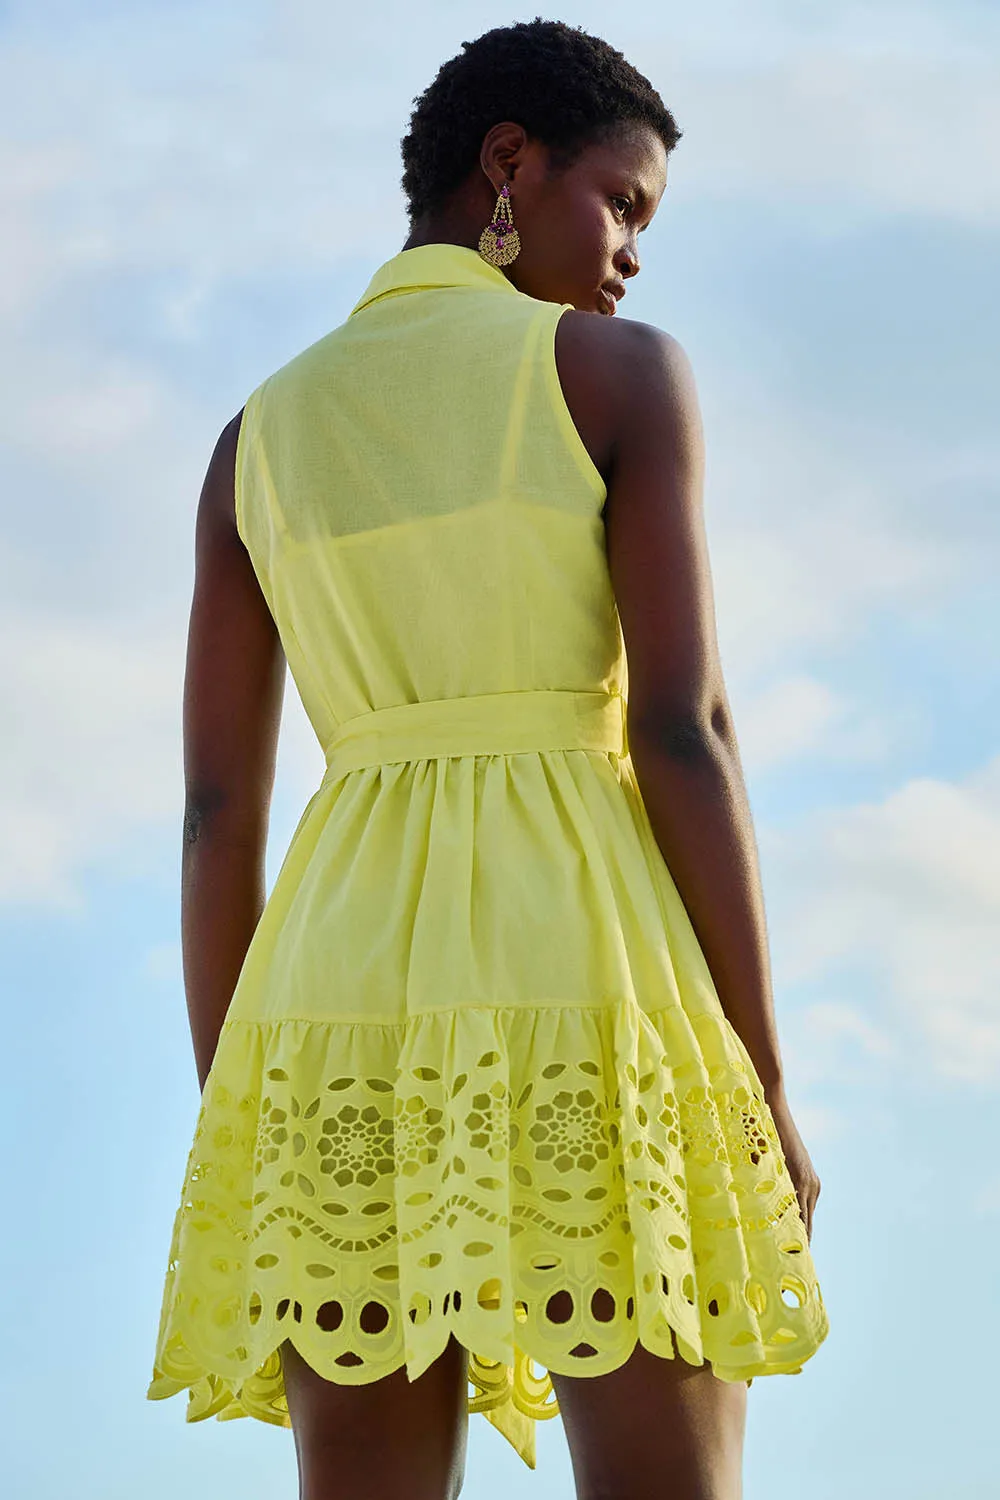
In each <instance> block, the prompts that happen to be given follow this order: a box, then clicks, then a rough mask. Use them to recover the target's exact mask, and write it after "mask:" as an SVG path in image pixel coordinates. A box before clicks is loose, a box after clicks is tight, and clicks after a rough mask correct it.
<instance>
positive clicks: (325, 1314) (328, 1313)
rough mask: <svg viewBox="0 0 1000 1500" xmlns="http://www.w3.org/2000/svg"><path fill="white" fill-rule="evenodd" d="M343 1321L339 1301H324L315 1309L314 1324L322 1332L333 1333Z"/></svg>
mask: <svg viewBox="0 0 1000 1500" xmlns="http://www.w3.org/2000/svg"><path fill="white" fill-rule="evenodd" d="M343 1321H344V1309H343V1307H342V1305H341V1304H340V1303H339V1302H324V1303H323V1304H322V1305H321V1306H320V1307H317V1309H316V1325H317V1327H319V1328H322V1330H323V1332H324V1333H334V1332H335V1331H336V1330H337V1329H338V1328H339V1327H340V1325H341V1323H342V1322H343Z"/></svg>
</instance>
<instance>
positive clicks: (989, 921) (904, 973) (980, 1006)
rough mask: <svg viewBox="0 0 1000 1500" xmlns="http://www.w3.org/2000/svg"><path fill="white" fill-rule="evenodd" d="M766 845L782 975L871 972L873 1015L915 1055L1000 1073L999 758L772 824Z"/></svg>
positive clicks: (832, 984)
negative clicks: (872, 799)
mask: <svg viewBox="0 0 1000 1500" xmlns="http://www.w3.org/2000/svg"><path fill="white" fill-rule="evenodd" d="M761 846H762V850H763V851H764V852H765V854H766V857H767V860H768V865H769V868H770V870H771V871H772V874H771V877H770V878H769V888H770V890H771V891H773V893H774V898H775V900H774V908H775V913H776V918H774V917H773V918H772V922H771V926H772V936H773V939H774V949H775V953H776V956H777V962H776V972H778V973H779V975H780V983H782V984H784V985H794V984H797V983H804V982H808V983H809V984H810V985H815V984H816V982H817V981H818V980H822V981H824V988H825V989H827V990H832V991H834V992H836V991H837V990H838V988H840V987H842V986H844V985H847V986H848V987H850V988H853V987H855V986H857V985H859V983H861V981H859V978H858V976H859V975H861V976H863V985H862V987H863V988H864V990H865V992H866V993H867V992H869V991H872V990H873V991H874V993H876V994H878V995H880V1000H879V1002H878V1004H877V1006H876V1017H877V1019H876V1018H872V1017H870V1016H869V1017H867V1018H866V1024H868V1025H871V1026H874V1027H875V1028H876V1032H877V1033H879V1034H881V1035H882V1036H885V1035H887V1034H890V1033H891V1035H892V1037H893V1038H895V1040H896V1041H897V1042H898V1043H899V1045H900V1046H903V1047H905V1049H906V1050H907V1053H908V1055H910V1056H911V1060H914V1061H918V1062H919V1065H920V1066H921V1067H922V1068H923V1067H926V1068H928V1069H929V1070H930V1071H932V1072H937V1073H939V1074H941V1075H943V1076H945V1077H948V1078H950V1079H954V1080H963V1079H964V1080H968V1081H970V1082H976V1083H987V1084H989V1083H993V1082H996V1081H997V1080H998V1079H1000V943H998V938H997V934H998V932H1000V757H997V758H996V759H995V760H993V761H991V762H990V763H989V764H988V765H987V766H986V767H985V768H984V769H983V770H982V771H981V772H979V773H977V774H976V775H975V776H972V777H970V778H968V779H967V780H966V781H964V782H962V783H959V784H954V783H949V782H945V781H937V780H933V779H931V778H927V777H921V778H916V779H914V780H912V781H909V782H907V783H906V784H905V785H904V786H902V787H900V788H899V789H898V790H897V791H895V792H893V793H892V794H891V795H889V796H888V797H886V798H885V800H884V801H882V802H880V803H871V804H863V805H859V806H855V807H851V808H847V809H841V810H838V811H835V812H825V813H823V814H821V815H819V816H816V817H814V818H812V819H810V820H809V822H808V823H807V824H805V825H803V826H801V827H799V828H797V829H795V830H793V831H791V832H780V833H779V832H777V831H775V830H773V829H770V830H767V829H766V830H763V832H762V837H761ZM838 1003H839V1002H838ZM854 1009H857V1007H856V1006H855V1007H854ZM834 1014H836V1012H834ZM820 1016H821V1018H823V1017H826V1016H828V1012H827V1011H825V1010H824V1011H822V1012H820ZM814 1019H815V1018H814ZM852 1024H853V1023H852ZM859 1035H861V1033H860V1032H859Z"/></svg>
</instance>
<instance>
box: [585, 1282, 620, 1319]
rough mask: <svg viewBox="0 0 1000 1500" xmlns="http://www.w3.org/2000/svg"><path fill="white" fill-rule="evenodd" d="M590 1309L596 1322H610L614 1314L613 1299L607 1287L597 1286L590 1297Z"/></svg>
mask: <svg viewBox="0 0 1000 1500" xmlns="http://www.w3.org/2000/svg"><path fill="white" fill-rule="evenodd" d="M590 1310H591V1312H592V1313H593V1315H594V1317H595V1318H596V1320H597V1322H598V1323H610V1322H611V1320H612V1318H613V1317H614V1315H615V1299H614V1297H613V1296H612V1295H611V1293H610V1292H609V1291H608V1289H607V1287H603V1286H599V1287H598V1288H597V1290H596V1291H595V1293H594V1295H593V1296H592V1297H591V1299H590Z"/></svg>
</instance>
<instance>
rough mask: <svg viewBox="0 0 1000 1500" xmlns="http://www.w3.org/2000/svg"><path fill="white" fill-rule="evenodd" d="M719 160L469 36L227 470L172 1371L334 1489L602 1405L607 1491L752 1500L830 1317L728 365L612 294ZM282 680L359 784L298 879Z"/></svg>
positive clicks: (413, 1476)
mask: <svg viewBox="0 0 1000 1500" xmlns="http://www.w3.org/2000/svg"><path fill="white" fill-rule="evenodd" d="M678 139H679V131H678V130H677V127H676V124H675V122H674V120H673V117H672V116H671V114H670V112H669V111H668V110H667V109H666V107H665V106H664V104H663V101H662V100H661V99H660V96H659V95H658V94H657V93H656V91H655V90H654V89H653V88H652V86H651V85H650V83H649V81H648V80H647V79H645V78H644V77H643V76H642V75H641V74H639V73H637V72H636V71H635V69H634V68H632V67H631V66H630V65H629V64H628V63H627V62H626V61H625V59H624V58H623V57H622V56H621V54H619V53H618V52H616V51H614V49H612V48H611V47H609V46H608V44H607V43H606V42H604V41H602V40H600V39H599V38H596V37H592V36H589V35H587V34H585V33H583V32H582V31H580V30H577V29H574V28H571V27H569V26H566V25H564V24H562V23H560V22H545V21H542V20H535V21H533V22H531V23H523V24H518V25H514V26H510V27H503V28H499V29H497V30H494V31H491V32H489V33H487V34H486V35H484V36H482V37H480V38H479V39H478V40H477V41H475V42H473V43H471V44H469V43H465V44H463V52H462V55H460V56H458V57H456V58H454V59H452V60H451V61H450V62H448V63H446V64H445V65H444V67H442V69H441V70H440V72H439V74H438V76H437V78H436V79H435V81H434V82H433V84H432V85H431V86H430V88H429V89H428V90H427V91H426V93H425V94H424V95H423V96H422V97H421V98H420V99H419V100H418V101H417V108H416V110H415V112H414V115H413V117H412V120H411V129H410V132H409V134H408V135H407V136H406V137H405V139H404V141H403V156H404V163H405V172H404V176H403V187H404V190H405V192H406V194H407V198H408V202H409V208H410V223H411V231H410V234H409V237H408V239H407V241H406V243H405V245H404V246H403V249H402V250H401V251H400V252H399V253H398V254H397V255H395V256H393V257H392V258H391V259H390V260H389V261H387V262H386V263H385V264H384V265H383V266H381V267H380V268H379V269H378V270H377V271H376V273H375V275H374V276H373V278H372V280H371V282H370V283H369V286H368V288H367V289H366V292H365V293H364V295H363V296H362V298H361V299H360V300H359V302H358V303H357V304H356V305H355V307H354V309H353V310H352V312H351V314H350V316H349V317H348V318H347V319H346V321H345V322H344V323H343V324H342V325H341V326H340V327H339V328H337V329H335V330H334V331H333V332H332V333H331V334H329V335H327V336H326V337H325V338H323V339H320V340H319V341H318V343H316V344H314V345H312V346H311V347H310V348H309V349H307V350H305V351H303V353H302V354H300V355H298V356H297V357H296V358H295V359H293V360H292V361H290V362H289V363H288V364H287V365H286V366H284V367H283V368H282V369H281V370H279V371H277V372H275V374H274V375H272V376H271V377H269V379H268V380H266V381H265V382H264V383H263V384H262V385H261V386H259V387H258V388H257V389H256V390H255V391H254V392H253V394H252V395H251V397H250V398H249V399H248V401H247V403H246V406H245V407H244V410H243V412H241V413H240V416H238V417H237V418H236V419H234V421H233V422H231V423H230V424H229V426H228V427H227V428H226V429H225V431H224V432H223V434H222V437H221V438H220V440H219V443H218V445H217V448H216V451H215V453H214V455H213V458H212V461H211V464H210V467H209V471H208V476H207V479H206V482H205V486H204V490H203V494H202V498H201V503H200V507H199V514H198V523H197V568H196V583H195V594H194V602H193V607H192V615H191V626H190V638H189V657H188V669H187V678H186V686H185V718H184V732H185V767H186V790H187V804H186V806H187V811H186V817H185V843H184V879H183V910H182V926H183V945H184V960H185V982H186V988H187V995H188V1004H189V1011H190V1020H191V1030H192V1036H193V1040H194V1047H195V1053H196V1057H197V1063H198V1073H199V1082H200V1084H201V1087H202V1091H203V1093H202V1103H201V1110H200V1113H199V1120H198V1127H197V1130H196V1133H195V1140H194V1145H193V1147H192V1150H191V1155H190V1158H189V1161H188V1168H187V1174H186V1178H185V1183H184V1192H183V1196H182V1202H181V1206H180V1208H179V1210H178V1213H177V1218H176V1223H175V1229H174V1238H173V1244H172V1247H171V1254H170V1264H169V1269H168V1272H167V1280H166V1287H165V1291H164V1300H163V1313H162V1318H161V1325H160V1334H159V1340H158V1344H157V1350H156V1360H155V1370H154V1378H153V1381H152V1383H151V1385H150V1387H149V1392H148V1394H149V1395H150V1397H152V1398H158V1397H162V1396H168V1395H171V1394H173V1393H175V1392H177V1391H179V1390H181V1389H183V1388H184V1387H185V1386H187V1387H188V1388H189V1389H190V1392H191V1397H190V1402H189V1407H188V1416H189V1419H190V1420H197V1419H200V1418H202V1417H206V1416H210V1415H213V1414H215V1415H218V1416H222V1417H231V1416H243V1415H247V1414H249V1415H252V1416H255V1417H258V1418H260V1419H262V1420H265V1421H270V1422H275V1423H280V1424H284V1425H291V1426H292V1427H293V1429H294V1435H295V1442H296V1451H297V1456H298V1461H299V1471H300V1480H301V1490H300V1493H301V1496H302V1500H324V1497H332V1496H334V1495H336V1496H341V1495H351V1496H354V1495H357V1496H360V1495H364V1496H366V1497H375V1496H378V1497H383V1496H384V1497H390V1496H397V1495H399V1496H402V1495H406V1496H407V1497H408V1500H424V1497H426V1500H431V1497H434V1500H438V1497H443V1496H454V1495H457V1494H458V1492H459V1490H460V1488H461V1485H462V1479H463V1474H464V1466H465V1444H466V1433H467V1420H468V1415H469V1413H470V1412H475V1411H481V1412H483V1413H484V1414H485V1415H486V1416H487V1418H488V1419H489V1420H490V1421H491V1422H492V1423H494V1425H495V1426H496V1427H497V1428H498V1429H499V1430H500V1432H501V1433H502V1434H503V1435H504V1436H505V1437H506V1438H507V1439H508V1440H509V1441H510V1442H511V1443H512V1444H513V1445H514V1447H515V1448H516V1449H517V1451H518V1453H519V1454H520V1455H521V1457H522V1458H523V1459H524V1461H525V1462H526V1463H527V1464H528V1465H529V1466H530V1467H534V1462H535V1446H534V1443H535V1422H536V1421H537V1420H538V1419H540V1418H547V1417H551V1416H552V1415H554V1414H556V1413H557V1412H560V1413H561V1414H562V1416H563V1419H564V1423H565V1430H566V1434H567V1438H568V1441H569V1445H570V1450H571V1454H572V1461H573V1466H574V1473H575V1476H576V1481H577V1486H578V1493H579V1495H580V1496H581V1497H591V1496H593V1497H596V1496H598V1495H607V1494H614V1495H616V1496H619V1497H625V1496H628V1497H632V1500H639V1497H650V1500H651V1497H653V1496H660V1495H661V1494H662V1493H663V1475H664V1473H665V1472H666V1473H668V1474H670V1476H671V1486H672V1488H671V1492H672V1493H673V1494H676V1495H678V1496H685V1497H689V1496H690V1497H693V1496H695V1495H698V1496H702V1495H705V1496H707V1495H709V1494H711V1495H712V1496H713V1497H723V1496H725V1497H728V1500H736V1497H738V1496H739V1494H740V1488H741V1480H740V1472H741V1463H742V1443H743V1432H744V1422H745V1414H746V1399H747V1398H746V1392H747V1387H748V1385H749V1383H750V1381H751V1380H752V1378H753V1377H754V1376H755V1375H758V1374H762V1375H765V1374H777V1373H783V1372H795V1371H798V1370H799V1369H801V1367H802V1365H803V1363H804V1361H805V1360H807V1359H808V1358H809V1357H811V1355H812V1354H813V1353H814V1352H815V1350H816V1348H817V1347H818V1346H819V1344H820V1343H821V1342H822V1340H823V1339H824V1338H825V1336H826V1333H827V1318H826V1312H825V1309H824V1306H823V1302H822V1298H821V1295H820V1290H819V1285H818V1282H817V1280H816V1275H815V1270H814V1267H813V1263H812V1259H811V1253H810V1248H809V1240H810V1236H811V1230H812V1217H813V1211H814V1208H815V1203H816V1198H817V1195H818V1192H819V1182H818V1180H817V1177H816V1174H815V1172H814V1170H813V1167H812V1164H811V1162H810V1159H809V1156H808V1154H807V1152H806V1150H805V1147H804V1146H803V1144H802V1141H801V1139H800V1137H799V1134H798V1132H797V1130H796V1128H795V1125H794V1123H793V1121H792V1118H791V1115H790V1113H789V1110H788V1106H787V1103H786V1101H785V1096H784V1091H783V1074H782V1064H781V1059H780V1053H779V1047H778V1039H777V1035H776V1029H775V1020H774V1014H773V1007H772V1000H771V992H770V979H769V971H768V958H767V944H766V936H765V927H764V916H763V909H762V901H761V895H760V885H759V877H758V869H757V862H756V854H755V849H754V841H753V834H752V829H751V824H750V817H749V813H748V810H747V802H746V795H745V792H744V787H743V780H742V774H741V770H740V764H739V757H738V753H737V748H736V741H735V738H734V735H733V728H732V720H731V715H730V712H729V707H728V703H727V699H726V692H725V688H724V684H723V680H722V673H721V670H720V666H719V659H718V652H717V646H716V637H715V626H714V621H713V606H712V595H711V586H710V578H709V568H708V562H707V558H706V548H705V537H704V531H703V525H702V516H701V485H702V445H701V427H700V420H699V414H698V407H697V399H696V395H695V390H694V384H693V381H692V378H691V373H690V369H689V366H688V362H687V359H686V357H685V355H684V352H683V350H682V349H681V348H680V346H679V345H678V343H677V342H676V340H674V339H672V338H671V337H670V336H669V335H667V334H665V333H662V332H660V331H659V330H658V329H656V328H653V327H651V326H649V325H647V324H644V323H638V322H634V321H629V320H627V319H623V318H622V317H621V316H620V314H617V313H616V311H615V309H616V305H617V302H618V301H619V300H620V298H621V297H622V296H624V294H625V291H626V288H627V284H628V282H629V281H630V280H631V279H632V278H633V277H634V276H636V275H637V274H638V272H639V264H640V262H639V250H638V240H639V236H640V234H642V233H643V232H644V231H645V230H646V229H647V228H648V226H649V224H650V223H651V222H652V220H653V217H654V215H655V213H656V211H657V208H658V206H659V203H660V201H661V199H662V196H663V193H664V189H665V186H666V175H667V159H668V156H669V154H670V152H671V151H672V150H673V148H674V146H675V145H676V143H677V141H678ZM594 313H598V314H603V316H600V317H594V316H592V314H594ZM286 661H287V663H288V666H289V667H290V669H291V671H292V674H293V676H294V678H295V681H296V685H297V687H298V690H299V692H300V694H301V696H302V699H303V702H304V704H305V707H306V710H307V712H308V714H309V716H310V719H311V720H312V723H313V726H314V728H315V729H316V733H317V736H318V738H319V741H320V743H321V744H322V745H323V746H324V749H325V751H326V759H327V771H326V775H325V776H324V778H323V780H322V783H321V785H320V787H319V788H318V790H317V791H316V793H315V795H314V796H313V798H312V799H311V800H310V802H309V804H308V806H307V808H306V810H305V812H304V813H303V815H302V819H301V821H300V823H299V826H298V828H297V830H296V833H295V836H294V838H293V840H292V843H291V845H290V847H289V850H288V853H287V855H286V857H285V860H284V863H283V865H282V868H281V872H280V874H279V876H278V879H277V881H276V883H275V886H274V889H273V890H272V892H271V895H270V898H269V899H268V900H267V902H266V903H265V900H264V875H263V868H264V846H265V837H266V826H267V816H268V806H269V800H270V793H271V786H272V779H273V770H274V757H275V748H276V738H277V732H278V722H279V716H280V707H281V699H282V688H283V681H284V667H285V663H286ZM536 1367H540V1369H541V1374H538V1373H537V1368H536ZM469 1381H471V1383H472V1385H473V1387H474V1394H473V1395H472V1396H469V1393H468V1382H469ZM554 1398H557V1400H556V1399H554Z"/></svg>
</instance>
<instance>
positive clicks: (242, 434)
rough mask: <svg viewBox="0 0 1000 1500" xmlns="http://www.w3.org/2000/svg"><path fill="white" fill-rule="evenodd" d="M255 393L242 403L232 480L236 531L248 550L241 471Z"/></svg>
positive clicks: (249, 435)
mask: <svg viewBox="0 0 1000 1500" xmlns="http://www.w3.org/2000/svg"><path fill="white" fill-rule="evenodd" d="M256 396H257V392H256V391H253V392H251V394H250V395H249V396H248V397H247V399H246V401H245V402H244V403H243V416H242V418H241V420H240V430H239V433H238V434H237V437H236V462H235V465H234V469H233V479H234V486H233V489H234V500H233V503H234V508H235V513H236V530H237V533H238V535H239V538H240V541H241V542H242V543H243V545H244V547H247V548H248V550H249V543H248V542H247V534H246V523H245V517H244V511H243V471H244V468H245V466H246V460H247V453H248V451H249V447H250V443H251V441H252V435H251V432H250V427H251V425H252V422H253V407H254V403H255V400H256Z"/></svg>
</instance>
